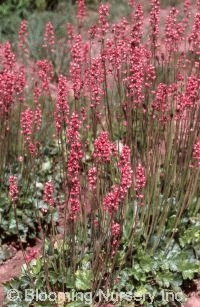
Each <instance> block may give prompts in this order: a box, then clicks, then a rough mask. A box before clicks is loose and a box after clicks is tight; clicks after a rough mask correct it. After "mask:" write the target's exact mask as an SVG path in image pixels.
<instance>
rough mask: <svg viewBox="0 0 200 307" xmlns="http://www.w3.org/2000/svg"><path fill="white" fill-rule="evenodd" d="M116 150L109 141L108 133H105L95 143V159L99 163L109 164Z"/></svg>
mask: <svg viewBox="0 0 200 307" xmlns="http://www.w3.org/2000/svg"><path fill="white" fill-rule="evenodd" d="M114 150H115V148H114V145H113V143H111V142H110V141H109V137H108V132H107V131H103V132H101V133H100V134H99V136H98V137H97V139H96V140H95V142H94V153H93V158H94V160H95V162H97V163H106V162H109V161H110V159H111V155H112V153H113V151H114Z"/></svg>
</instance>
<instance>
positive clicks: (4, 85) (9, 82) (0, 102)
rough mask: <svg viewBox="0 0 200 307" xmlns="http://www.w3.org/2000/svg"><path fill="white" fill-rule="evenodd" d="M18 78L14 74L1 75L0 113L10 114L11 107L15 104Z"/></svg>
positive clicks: (5, 73) (4, 73)
mask: <svg viewBox="0 0 200 307" xmlns="http://www.w3.org/2000/svg"><path fill="white" fill-rule="evenodd" d="M15 82H16V76H15V74H14V73H12V72H7V71H5V72H3V73H2V74H0V113H1V114H2V115H4V114H8V112H9V109H10V107H11V106H12V104H13V102H14V97H13V95H14V92H15Z"/></svg>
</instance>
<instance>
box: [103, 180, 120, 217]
mask: <svg viewBox="0 0 200 307" xmlns="http://www.w3.org/2000/svg"><path fill="white" fill-rule="evenodd" d="M119 203H120V194H119V186H117V185H114V186H113V187H112V190H111V192H109V193H108V194H107V195H106V196H105V197H104V199H103V208H104V210H105V211H107V212H109V213H110V215H112V214H113V213H115V212H116V211H117V210H118V207H119Z"/></svg>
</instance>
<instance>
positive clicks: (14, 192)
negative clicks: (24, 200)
mask: <svg viewBox="0 0 200 307" xmlns="http://www.w3.org/2000/svg"><path fill="white" fill-rule="evenodd" d="M8 182H9V196H10V198H11V200H12V202H13V203H16V201H17V200H18V194H19V190H18V186H17V177H15V176H10V177H9V180H8Z"/></svg>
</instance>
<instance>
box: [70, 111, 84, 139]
mask: <svg viewBox="0 0 200 307" xmlns="http://www.w3.org/2000/svg"><path fill="white" fill-rule="evenodd" d="M80 125H81V121H80V120H79V116H78V114H76V113H74V112H73V113H72V115H71V118H70V121H69V127H68V129H67V133H66V135H67V139H68V142H69V143H70V144H71V143H73V141H75V140H79V138H80V133H79V128H80Z"/></svg>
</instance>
